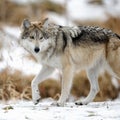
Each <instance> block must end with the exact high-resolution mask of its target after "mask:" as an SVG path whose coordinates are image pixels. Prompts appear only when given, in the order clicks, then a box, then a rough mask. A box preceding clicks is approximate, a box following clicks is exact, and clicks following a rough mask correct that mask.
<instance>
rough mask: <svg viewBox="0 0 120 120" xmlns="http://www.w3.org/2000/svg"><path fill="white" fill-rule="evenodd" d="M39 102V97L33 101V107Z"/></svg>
mask: <svg viewBox="0 0 120 120" xmlns="http://www.w3.org/2000/svg"><path fill="white" fill-rule="evenodd" d="M40 100H41V97H39V98H37V99H35V100H34V99H33V103H34V104H35V105H37V104H38V103H39V101H40Z"/></svg>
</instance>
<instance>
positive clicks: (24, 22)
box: [22, 19, 31, 29]
mask: <svg viewBox="0 0 120 120" xmlns="http://www.w3.org/2000/svg"><path fill="white" fill-rule="evenodd" d="M30 26H31V22H30V21H29V20H28V19H24V20H23V22H22V28H24V29H26V28H29V27H30Z"/></svg>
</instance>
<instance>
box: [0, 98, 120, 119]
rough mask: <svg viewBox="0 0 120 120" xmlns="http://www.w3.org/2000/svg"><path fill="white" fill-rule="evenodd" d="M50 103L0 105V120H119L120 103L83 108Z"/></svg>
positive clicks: (22, 102)
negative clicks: (58, 105) (57, 105)
mask: <svg viewBox="0 0 120 120" xmlns="http://www.w3.org/2000/svg"><path fill="white" fill-rule="evenodd" d="M52 102H53V101H52V100H49V99H46V100H43V101H42V102H41V103H39V104H38V105H33V103H32V102H31V101H30V102H27V101H18V102H15V103H9V104H3V103H0V120H120V101H119V102H118V101H116V102H110V101H109V102H100V103H99V102H93V103H90V104H88V105H83V106H76V105H74V103H72V102H71V103H66V105H65V107H56V106H52V105H51V103H52Z"/></svg>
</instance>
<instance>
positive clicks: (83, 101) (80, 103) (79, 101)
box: [75, 100, 89, 105]
mask: <svg viewBox="0 0 120 120" xmlns="http://www.w3.org/2000/svg"><path fill="white" fill-rule="evenodd" d="M88 103H89V102H88V101H85V100H78V101H76V102H75V104H76V105H87V104H88Z"/></svg>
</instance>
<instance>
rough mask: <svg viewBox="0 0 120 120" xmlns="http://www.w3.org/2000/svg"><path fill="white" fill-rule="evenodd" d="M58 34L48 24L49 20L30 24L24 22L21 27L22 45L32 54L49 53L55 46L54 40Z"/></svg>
mask: <svg viewBox="0 0 120 120" xmlns="http://www.w3.org/2000/svg"><path fill="white" fill-rule="evenodd" d="M56 34H57V29H55V28H54V29H53V27H51V25H50V24H49V23H48V19H45V20H43V21H40V22H30V21H29V20H28V19H25V20H23V22H22V26H21V42H20V43H21V44H22V45H23V46H24V47H25V49H27V50H28V51H30V52H32V53H36V54H37V53H39V52H44V51H47V50H48V49H49V48H51V47H53V48H54V46H55V43H54V42H53V40H54V39H55V36H56Z"/></svg>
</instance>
